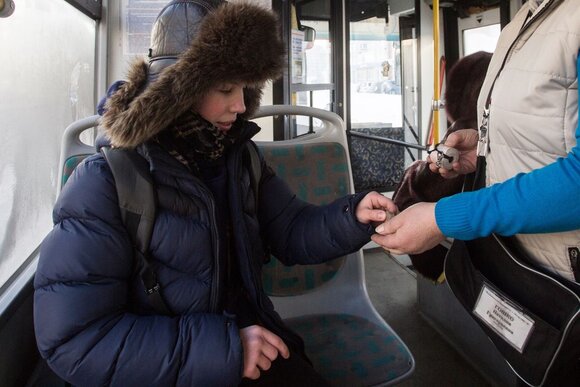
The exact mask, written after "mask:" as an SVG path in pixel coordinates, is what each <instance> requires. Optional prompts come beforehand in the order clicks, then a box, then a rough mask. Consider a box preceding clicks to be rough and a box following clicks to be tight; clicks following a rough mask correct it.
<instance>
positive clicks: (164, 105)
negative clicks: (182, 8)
mask: <svg viewBox="0 0 580 387" xmlns="http://www.w3.org/2000/svg"><path fill="white" fill-rule="evenodd" d="M279 34H280V30H279V26H278V19H277V17H276V16H275V14H274V13H273V12H272V11H270V10H267V9H265V8H262V7H260V6H257V5H252V4H246V3H227V4H224V5H222V6H220V7H219V8H218V9H216V10H215V11H214V12H212V13H210V14H208V15H207V16H206V17H205V18H204V20H203V22H202V24H201V26H200V29H199V31H198V33H197V36H196V38H195V39H194V41H193V42H192V44H191V46H190V47H189V49H188V50H187V51H185V52H184V53H183V54H182V55H181V56H180V58H179V59H178V61H177V62H176V63H175V64H173V65H171V66H169V67H167V68H166V69H164V70H163V72H162V73H161V75H160V76H159V78H158V79H157V80H156V81H154V82H153V83H151V84H149V85H147V71H148V68H147V64H146V63H145V62H144V61H140V62H137V63H135V64H133V66H132V68H131V71H130V73H129V76H128V81H127V83H126V84H125V85H123V86H122V87H121V88H120V89H119V90H118V91H117V93H115V94H114V95H113V97H111V99H110V100H109V101H108V102H107V105H106V108H107V112H106V113H105V114H104V116H103V120H102V126H103V127H104V129H105V132H106V133H107V135H108V136H109V138H110V141H111V144H112V145H113V146H116V147H135V146H137V145H139V144H141V143H143V142H145V141H147V140H149V139H150V138H152V137H153V136H155V135H156V134H157V133H159V132H160V131H162V130H164V129H166V128H167V127H169V126H170V125H171V123H172V122H173V121H175V120H176V119H177V118H178V117H179V116H181V115H182V114H184V113H185V112H188V111H191V110H192V109H193V110H195V109H197V106H198V104H199V103H200V101H201V100H202V98H203V97H204V96H205V94H206V93H207V92H208V91H209V90H210V89H211V88H212V87H214V86H215V85H217V84H219V83H220V82H224V81H225V82H242V83H245V84H247V85H249V86H248V88H246V90H245V91H244V99H245V102H246V112H245V113H244V114H243V115H242V117H243V118H246V117H250V116H252V115H253V114H254V113H255V111H256V109H257V108H258V107H259V105H260V99H261V96H262V90H261V89H262V87H263V85H264V83H265V82H266V81H268V80H273V79H276V78H278V77H279V76H280V75H281V73H282V69H283V68H284V65H285V47H284V43H283V42H282V40H281V38H280V36H279Z"/></svg>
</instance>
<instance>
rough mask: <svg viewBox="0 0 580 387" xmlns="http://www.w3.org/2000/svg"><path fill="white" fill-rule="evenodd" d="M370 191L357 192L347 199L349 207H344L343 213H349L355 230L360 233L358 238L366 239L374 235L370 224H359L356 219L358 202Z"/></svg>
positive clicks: (373, 229)
mask: <svg viewBox="0 0 580 387" xmlns="http://www.w3.org/2000/svg"><path fill="white" fill-rule="evenodd" d="M369 192H371V191H363V192H358V193H356V194H353V195H350V198H349V205H348V207H345V208H344V209H343V211H344V212H350V214H351V216H352V220H353V221H354V223H355V224H356V225H357V228H358V229H359V230H360V231H361V233H364V235H363V234H361V235H360V236H361V237H364V238H368V237H370V236H371V235H373V234H374V233H375V228H374V226H373V225H372V224H370V223H369V224H363V223H360V222H359V221H358V220H357V218H356V207H357V206H358V204H359V203H360V201H361V200H362V199H363V198H364V197H365V196H366V195H367V194H368V193H369Z"/></svg>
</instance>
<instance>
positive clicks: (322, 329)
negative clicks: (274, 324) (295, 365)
mask: <svg viewBox="0 0 580 387" xmlns="http://www.w3.org/2000/svg"><path fill="white" fill-rule="evenodd" d="M286 323H287V324H288V326H290V327H291V328H292V329H294V331H295V332H297V333H298V334H299V335H300V336H301V337H302V338H303V339H304V342H305V344H306V353H307V355H308V357H309V358H310V360H311V361H312V363H313V365H314V368H316V369H317V370H318V371H319V372H320V373H321V374H322V375H323V376H324V377H325V378H326V379H327V380H328V381H329V382H330V383H331V384H332V385H335V386H376V385H380V384H384V383H388V382H389V381H393V380H395V379H396V378H398V377H400V376H401V375H405V374H407V373H408V372H409V371H410V370H411V369H412V367H413V360H412V358H411V357H410V354H409V352H408V351H407V349H406V348H405V347H403V346H402V345H401V341H400V340H399V339H398V338H396V337H395V336H392V335H391V334H389V331H388V330H385V329H383V328H382V327H379V326H377V325H376V324H374V323H372V322H370V321H368V320H366V319H363V318H360V317H357V316H353V315H345V314H332V315H312V316H303V317H297V318H292V319H288V320H286Z"/></svg>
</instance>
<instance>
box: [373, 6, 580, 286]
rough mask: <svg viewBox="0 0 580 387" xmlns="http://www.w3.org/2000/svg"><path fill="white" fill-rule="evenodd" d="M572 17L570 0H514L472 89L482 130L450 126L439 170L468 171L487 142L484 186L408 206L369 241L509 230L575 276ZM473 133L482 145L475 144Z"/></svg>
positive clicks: (578, 171)
mask: <svg viewBox="0 0 580 387" xmlns="http://www.w3.org/2000/svg"><path fill="white" fill-rule="evenodd" d="M579 21H580V7H579V6H578V2H576V1H572V0H545V1H541V0H529V1H528V2H527V3H525V4H524V5H522V8H521V9H520V10H519V12H518V13H517V14H516V16H515V17H514V19H513V20H512V22H511V23H510V24H509V25H508V26H506V27H505V28H504V30H503V31H502V33H501V36H500V39H499V41H498V44H497V48H496V51H495V52H494V54H493V57H492V60H491V63H490V66H489V70H488V72H487V76H486V79H485V82H484V84H483V87H482V89H481V93H480V95H479V99H478V114H479V122H482V119H483V116H484V113H485V114H486V115H488V117H487V122H488V135H487V138H485V139H483V137H482V138H480V136H478V133H477V132H476V131H474V130H471V129H467V130H460V131H457V132H454V133H452V134H450V135H449V137H448V138H447V140H446V142H445V145H448V146H450V147H453V148H456V149H458V150H459V151H460V157H459V161H458V162H456V163H454V164H453V170H451V171H446V170H443V169H439V170H438V172H439V173H441V175H442V176H444V177H448V178H453V177H456V176H458V175H460V174H466V173H470V172H473V171H474V170H475V165H476V157H477V152H479V151H480V150H481V151H483V150H486V151H487V156H486V159H487V169H486V177H487V188H485V189H480V190H478V191H475V192H466V193H460V194H456V195H453V196H450V197H447V198H444V199H441V200H439V201H438V202H437V203H418V204H416V205H414V206H412V207H409V208H408V209H406V210H405V211H402V212H401V213H400V214H399V215H398V216H396V217H394V218H393V219H391V220H390V221H387V222H385V223H384V224H382V225H380V226H379V227H377V229H376V231H377V233H378V234H376V235H374V236H373V237H372V239H373V240H374V241H375V242H376V243H378V244H380V245H381V246H383V247H384V248H385V249H387V250H390V251H393V252H397V253H419V252H422V251H425V250H427V249H429V248H431V247H433V246H435V245H437V244H438V243H440V242H441V241H442V240H443V239H444V238H445V236H447V237H451V238H457V239H461V240H471V239H475V238H478V237H482V236H488V235H490V234H492V233H497V234H500V235H506V236H508V235H515V236H516V239H517V240H518V242H519V244H520V245H521V247H522V248H523V249H524V251H526V252H527V253H528V255H530V256H531V257H532V258H533V259H534V263H535V264H536V265H538V266H541V267H543V268H545V269H547V270H549V271H551V272H554V273H556V274H558V275H560V276H562V277H564V278H566V279H568V280H571V281H576V282H580V266H579V265H580V260H579V259H578V252H579V251H580V250H579V249H580V201H579V200H578V199H579V198H580V145H579V141H578V140H579V139H580V128H579V127H578V69H579V66H580V65H579V61H578V55H579V51H580V23H579ZM479 140H487V143H486V144H485V145H484V146H482V147H480V149H479V150H477V149H476V146H477V144H478V142H479ZM430 168H431V170H433V171H437V168H436V167H435V165H431V166H430ZM417 230H420V232H417Z"/></svg>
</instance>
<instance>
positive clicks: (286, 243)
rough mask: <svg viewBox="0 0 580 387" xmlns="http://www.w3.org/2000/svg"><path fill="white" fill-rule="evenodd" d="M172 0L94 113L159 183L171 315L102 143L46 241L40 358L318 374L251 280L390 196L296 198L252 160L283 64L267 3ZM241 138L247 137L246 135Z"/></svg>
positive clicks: (261, 376) (328, 250)
mask: <svg viewBox="0 0 580 387" xmlns="http://www.w3.org/2000/svg"><path fill="white" fill-rule="evenodd" d="M221 3H222V2H220V1H195V0H173V1H171V2H170V3H169V4H168V5H167V6H166V7H165V8H164V9H163V10H162V12H161V13H160V15H159V17H158V19H157V21H156V23H155V26H154V29H153V34H152V44H153V48H152V50H151V59H150V63H145V62H144V61H141V62H138V63H136V64H135V65H133V67H132V69H131V72H130V74H129V76H128V80H127V82H125V83H116V84H115V87H114V89H116V91H114V90H113V91H111V93H110V98H109V100H108V101H107V103H106V105H105V112H104V116H103V119H102V125H103V127H104V129H105V132H106V134H107V136H108V138H109V140H110V143H111V144H112V145H113V146H114V147H119V148H135V149H136V151H137V152H138V154H139V155H141V156H142V157H143V158H144V159H145V160H146V161H147V162H148V164H149V167H150V171H151V175H152V178H153V181H154V185H155V187H156V191H157V197H158V205H157V217H156V221H155V225H154V229H153V233H152V238H151V243H150V251H149V252H150V255H151V265H152V267H153V269H154V271H155V273H156V275H157V278H158V280H159V283H160V286H161V289H162V290H161V295H162V296H163V298H164V299H165V303H166V304H167V306H168V307H169V309H170V310H171V312H172V314H171V315H162V314H159V313H156V311H155V310H154V309H153V308H152V306H151V305H150V304H149V302H148V300H147V296H146V294H145V292H144V289H143V287H142V284H141V283H140V279H139V275H138V274H137V273H135V270H134V269H133V265H134V260H135V258H134V257H133V247H132V245H131V242H130V239H129V235H128V233H127V230H126V229H125V227H124V224H123V221H122V220H121V215H120V212H119V207H118V203H117V193H116V191H115V183H114V181H113V176H112V174H111V171H110V169H109V167H108V164H107V162H106V161H105V160H104V159H103V157H102V156H101V155H100V154H97V155H94V156H91V157H89V158H87V159H86V161H85V162H84V163H82V164H81V165H79V166H78V167H77V168H76V170H75V172H74V174H73V176H71V178H70V179H69V181H68V182H67V184H66V186H65V187H64V189H63V191H62V193H61V195H60V197H59V199H58V201H57V203H56V206H55V209H54V222H55V227H54V229H53V231H52V232H51V233H50V234H49V235H48V236H47V237H46V239H45V241H44V242H43V244H42V249H41V254H40V261H39V265H38V269H37V274H36V278H35V297H34V316H35V331H36V336H37V343H38V347H39V349H40V353H41V355H42V356H43V357H44V358H45V359H47V361H48V364H49V365H50V367H51V368H52V369H53V370H54V371H55V372H56V373H57V374H58V375H59V376H61V377H62V378H63V379H65V380H67V381H68V382H70V383H72V384H75V385H83V386H92V385H95V386H97V385H98V386H102V385H115V386H172V385H177V386H236V385H240V384H243V385H272V386H274V385H276V386H283V385H290V386H292V385H294V386H296V385H305V386H306V385H313V386H314V385H316V386H323V385H326V382H325V381H324V380H323V378H322V377H321V376H320V375H319V374H318V373H317V372H316V371H315V370H314V369H313V368H312V366H311V365H310V363H309V361H308V359H307V358H306V356H305V354H304V348H303V343H302V340H301V339H300V337H298V336H297V335H296V334H295V333H293V332H292V331H291V330H289V329H288V328H287V327H286V326H285V324H284V323H283V321H282V319H281V318H280V316H279V315H278V314H277V313H276V312H275V311H274V309H273V305H272V303H271V302H270V300H269V298H268V296H267V295H266V294H265V293H264V291H263V287H262V284H261V276H260V273H261V267H262V265H263V263H264V261H265V256H266V254H265V252H266V251H267V250H270V251H271V252H272V253H273V254H274V255H275V256H276V257H277V258H278V259H280V260H281V261H283V262H284V263H286V264H290V265H291V264H314V263H320V262H323V261H326V260H329V259H332V258H334V257H337V256H341V255H344V254H345V253H349V252H352V251H356V250H357V249H359V248H361V247H362V246H363V245H364V244H365V243H366V242H368V241H369V240H370V235H371V234H372V233H373V226H372V225H371V222H380V221H383V220H384V219H385V218H386V214H385V212H384V211H383V210H382V209H381V210H378V209H375V208H385V209H386V210H389V211H392V210H394V209H395V206H394V204H393V203H392V202H391V201H390V200H389V199H386V198H385V197H383V196H382V195H380V194H378V193H368V194H357V195H350V196H348V197H344V198H342V199H339V200H337V201H335V202H334V203H331V204H329V205H325V206H314V205H311V204H308V203H305V202H302V201H300V200H299V199H298V198H297V197H296V196H295V195H294V194H293V193H292V192H291V191H290V190H289V189H288V187H287V186H286V185H285V183H284V182H283V181H282V180H281V179H280V178H279V177H277V176H276V175H275V174H274V172H273V171H272V169H270V168H269V167H268V166H267V165H266V164H265V162H264V160H263V159H262V158H261V157H260V163H261V174H260V176H261V179H260V181H259V190H258V192H259V195H258V198H259V200H257V201H256V200H255V196H256V195H257V192H254V191H253V190H252V186H253V184H251V180H252V176H255V175H252V172H253V171H252V165H251V163H250V161H249V160H247V159H248V157H246V152H247V146H248V142H250V141H251V140H250V138H251V137H252V136H253V135H255V134H256V133H257V132H258V131H259V127H258V126H257V125H256V124H255V123H253V122H250V121H247V117H249V116H251V115H252V113H253V112H254V111H255V109H256V108H257V107H258V106H259V102H260V97H261V87H262V85H263V84H264V83H265V82H266V81H268V80H271V79H274V78H276V77H277V76H278V75H279V74H280V72H281V71H282V68H283V66H284V63H285V62H284V55H285V51H284V45H283V43H282V41H281V39H280V38H279V36H278V34H279V28H278V25H277V20H276V17H275V16H274V14H273V13H272V12H271V11H269V10H265V9H263V8H261V7H258V6H255V5H250V4H240V3H236V4H227V3H226V4H221ZM250 146H255V145H253V144H250Z"/></svg>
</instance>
